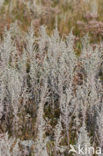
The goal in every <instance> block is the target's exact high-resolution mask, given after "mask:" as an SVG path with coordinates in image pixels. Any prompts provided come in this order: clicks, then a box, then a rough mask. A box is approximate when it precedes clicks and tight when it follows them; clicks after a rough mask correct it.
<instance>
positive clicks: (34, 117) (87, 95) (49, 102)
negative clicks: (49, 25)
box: [0, 23, 103, 156]
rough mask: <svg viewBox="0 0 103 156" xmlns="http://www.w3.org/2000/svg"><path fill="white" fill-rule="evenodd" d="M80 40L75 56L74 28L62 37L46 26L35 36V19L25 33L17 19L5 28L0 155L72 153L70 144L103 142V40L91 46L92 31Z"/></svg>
mask: <svg viewBox="0 0 103 156" xmlns="http://www.w3.org/2000/svg"><path fill="white" fill-rule="evenodd" d="M81 41H82V49H81V55H80V56H76V55H75V49H74V43H75V36H74V35H73V33H72V31H71V32H70V33H69V35H68V36H66V38H65V40H63V39H62V38H61V37H60V36H59V32H58V29H57V27H56V28H55V29H54V31H53V34H52V35H51V36H48V35H47V33H46V28H45V27H44V26H41V27H40V30H39V35H38V36H37V35H35V33H34V28H33V25H32V24H31V26H30V28H29V29H28V32H27V33H24V32H21V31H20V29H19V27H18V25H17V23H14V24H11V26H10V29H7V28H6V29H5V32H4V35H3V39H2V41H1V42H0V152H1V153H0V154H1V155H0V156H6V155H7V156H29V155H32V156H69V155H74V154H75V153H69V150H70V147H71V144H72V145H76V146H78V144H80V145H82V146H85V145H86V146H87V145H88V146H93V147H97V146H99V147H101V148H102V147H103V137H102V136H103V126H102V124H103V120H102V114H103V108H102V107H103V106H102V105H103V60H102V59H103V58H102V55H103V43H102V42H101V43H100V44H98V45H95V47H94V46H92V45H91V44H90V43H89V36H88V35H86V36H84V37H83V38H82V40H81ZM76 155H78V154H76ZM80 155H81V156H82V155H83V154H82V153H80ZM86 155H93V154H92V153H90V154H88V153H87V154H86ZM98 155H99V153H98Z"/></svg>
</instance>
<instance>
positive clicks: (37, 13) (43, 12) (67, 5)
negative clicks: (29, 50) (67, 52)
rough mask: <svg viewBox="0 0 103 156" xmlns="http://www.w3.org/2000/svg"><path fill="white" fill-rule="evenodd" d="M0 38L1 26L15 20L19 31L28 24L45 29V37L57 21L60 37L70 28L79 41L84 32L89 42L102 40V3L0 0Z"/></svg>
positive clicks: (89, 0)
mask: <svg viewBox="0 0 103 156" xmlns="http://www.w3.org/2000/svg"><path fill="white" fill-rule="evenodd" d="M0 3H1V4H0V35H1V36H2V33H3V31H4V28H5V26H7V27H8V28H9V25H10V23H12V22H15V21H18V24H19V26H20V28H21V29H22V30H23V31H27V29H28V26H29V25H30V24H31V21H32V23H33V25H34V27H35V31H36V32H38V30H39V27H40V26H41V25H46V26H47V31H48V33H49V34H51V32H52V31H53V29H54V27H55V23H56V20H57V23H58V29H59V32H60V35H61V36H62V37H65V36H66V35H67V34H68V33H69V32H70V31H71V29H72V30H73V33H74V35H75V36H76V43H77V44H78V47H80V46H81V45H80V44H79V42H80V38H81V37H83V36H84V35H85V34H86V33H88V34H89V35H90V37H91V42H93V43H95V42H98V41H101V40H102V39H103V0H1V2H0Z"/></svg>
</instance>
